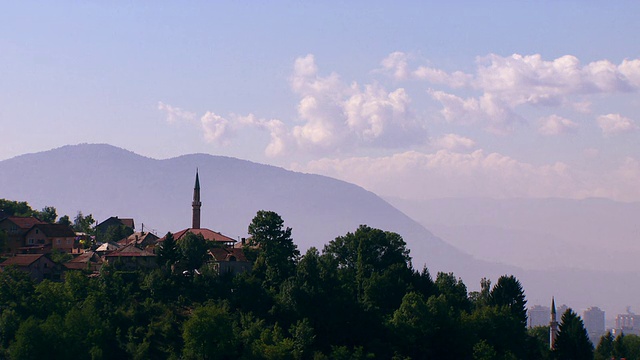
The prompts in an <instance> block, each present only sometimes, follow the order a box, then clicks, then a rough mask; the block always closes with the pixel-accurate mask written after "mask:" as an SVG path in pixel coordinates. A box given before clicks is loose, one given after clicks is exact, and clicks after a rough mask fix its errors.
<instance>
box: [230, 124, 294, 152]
mask: <svg viewBox="0 0 640 360" xmlns="http://www.w3.org/2000/svg"><path fill="white" fill-rule="evenodd" d="M234 120H236V122H237V124H238V125H239V126H249V127H255V128H259V129H262V130H266V131H268V132H269V136H270V138H271V139H270V141H269V144H268V145H267V147H266V149H265V154H266V155H267V156H270V157H274V156H280V155H283V154H285V153H286V150H287V147H288V146H290V143H291V139H290V135H289V134H288V131H287V127H286V126H285V124H284V123H283V122H282V121H280V120H278V119H269V120H267V119H260V118H257V117H256V116H255V115H253V114H249V115H247V116H234Z"/></svg>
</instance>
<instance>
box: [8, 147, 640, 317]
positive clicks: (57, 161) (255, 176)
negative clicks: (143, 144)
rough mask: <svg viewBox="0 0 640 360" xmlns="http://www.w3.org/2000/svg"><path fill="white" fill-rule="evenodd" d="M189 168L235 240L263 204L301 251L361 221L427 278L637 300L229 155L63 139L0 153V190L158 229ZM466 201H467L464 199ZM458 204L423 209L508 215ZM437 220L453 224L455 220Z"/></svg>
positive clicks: (626, 278)
mask: <svg viewBox="0 0 640 360" xmlns="http://www.w3.org/2000/svg"><path fill="white" fill-rule="evenodd" d="M196 168H198V169H199V173H200V184H201V200H202V226H203V227H206V228H210V229H212V230H215V231H220V232H222V233H223V234H225V235H228V236H230V237H233V238H239V237H244V236H246V231H247V226H248V224H249V222H250V221H251V219H252V218H253V216H254V215H255V213H256V212H257V211H258V210H261V209H266V210H273V211H276V212H278V213H279V214H280V215H281V216H282V218H283V219H284V220H285V225H286V226H289V227H291V228H292V229H293V237H294V241H295V243H296V244H297V245H298V246H299V248H300V249H301V250H302V252H304V251H305V250H306V249H307V248H309V247H311V246H315V247H317V248H320V249H321V248H322V247H323V246H324V244H326V243H327V242H329V241H331V240H332V239H334V238H335V237H336V236H340V235H344V234H345V233H347V232H348V231H354V230H355V229H356V228H357V227H358V226H359V225H360V224H367V225H369V226H373V227H377V228H381V229H384V230H388V231H395V232H397V233H399V234H401V235H402V236H403V238H404V239H405V241H406V242H407V245H408V247H409V248H410V250H411V256H412V258H413V264H414V267H416V268H418V269H421V268H422V266H423V265H425V264H426V265H427V267H428V268H429V270H430V271H431V273H432V275H433V276H434V277H435V275H436V273H437V272H438V271H446V272H454V273H455V274H456V276H460V277H462V278H463V280H464V282H465V284H466V285H467V286H468V287H469V288H470V289H477V288H478V284H479V280H480V278H482V277H488V278H491V279H493V280H494V281H495V280H496V279H497V277H498V276H500V275H503V274H514V275H515V276H517V277H518V278H519V279H520V280H521V281H522V283H523V286H524V288H525V291H526V293H527V299H528V301H529V304H531V305H533V304H547V303H548V301H549V299H550V298H551V296H552V295H555V296H556V300H557V301H558V302H560V303H563V302H564V303H567V304H569V305H571V306H573V307H575V308H576V309H583V308H586V307H588V306H592V305H597V306H600V307H601V308H605V309H615V311H620V312H622V310H623V309H624V307H625V306H626V305H632V306H635V305H636V303H635V302H634V301H636V300H635V299H640V288H638V287H637V286H629V284H637V283H638V280H640V276H638V273H637V272H627V273H617V274H612V273H609V272H606V271H601V270H599V271H595V270H591V271H585V270H559V269H555V270H536V271H533V270H529V271H524V270H522V269H520V268H518V267H514V266H508V265H502V264H496V263H491V262H486V261H480V260H478V259H475V258H474V257H472V256H470V255H468V254H466V253H464V252H462V251H460V250H458V249H457V248H455V247H454V246H451V245H449V244H448V243H446V242H445V241H443V240H442V239H440V238H438V237H437V236H434V235H433V234H432V233H431V232H429V231H428V230H426V229H425V228H424V227H423V226H422V225H420V224H418V223H417V222H415V221H413V220H412V219H411V218H409V217H407V216H406V215H405V214H403V213H402V212H400V211H399V210H397V209H396V208H394V207H393V206H391V205H389V204H388V203H387V202H385V201H384V200H382V199H381V198H379V197H378V196H376V195H375V194H373V193H371V192H368V191H366V190H364V189H362V188H360V187H358V186H356V185H353V184H349V183H346V182H343V181H339V180H335V179H331V178H328V177H324V176H319V175H310V174H301V173H295V172H292V171H287V170H284V169H281V168H277V167H273V166H267V165H261V164H255V163H251V162H248V161H243V160H238V159H233V158H227V157H220V156H211V155H204V154H194V155H184V156H180V157H177V158H172V159H166V160H156V159H150V158H146V157H143V156H140V155H137V154H134V153H132V152H129V151H126V150H123V149H119V148H116V147H113V146H109V145H86V144H85V145H75V146H65V147H62V148H58V149H54V150H50V151H45V152H41V153H36V154H27V155H22V156H18V157H15V158H12V159H9V160H4V161H0V198H7V199H12V200H24V201H28V202H29V203H30V204H31V205H32V207H34V208H36V209H40V208H42V207H44V206H46V205H52V206H55V207H56V208H57V209H58V214H60V215H62V214H68V215H70V216H71V217H72V218H73V216H75V214H76V213H77V211H78V210H82V211H83V212H84V213H85V214H88V213H92V214H93V215H94V217H95V218H96V219H97V220H98V221H102V220H105V219H106V218H108V217H109V216H114V215H118V216H120V217H133V218H134V219H135V221H136V227H137V228H138V229H140V228H141V226H142V224H144V226H145V229H146V230H151V229H155V230H156V231H157V233H158V234H159V235H164V233H165V232H167V231H173V232H175V231H178V230H181V229H184V228H186V227H189V226H191V200H192V195H193V187H194V180H195V171H196ZM468 206H475V205H474V203H473V202H470V203H469V204H468ZM438 207H440V208H438ZM464 209H465V205H464V203H462V204H460V209H459V210H458V212H453V213H452V212H448V211H447V207H446V206H445V204H437V205H436V206H435V207H433V208H432V209H431V213H430V216H431V217H432V218H439V219H442V218H443V217H447V216H449V218H456V217H464V216H468V217H470V219H472V220H473V221H476V220H477V223H475V225H478V224H479V225H488V226H491V225H493V224H495V222H500V221H502V220H501V219H500V216H504V218H505V219H506V221H511V222H513V221H516V219H511V218H509V216H507V215H503V214H502V213H500V212H498V211H495V212H494V213H491V212H489V211H485V212H484V214H483V215H482V216H483V218H481V219H480V218H474V217H472V214H470V213H468V212H465V211H464ZM491 211H493V210H491ZM443 223H444V224H446V225H449V226H451V227H455V226H457V225H456V223H455V221H451V222H443ZM458 225H459V224H458ZM473 231H476V230H473ZM473 231H472V232H471V233H473ZM500 246H501V245H500V244H499V243H491V242H489V241H486V242H483V243H482V244H478V248H482V249H484V251H493V252H496V251H499V247H500ZM513 251H515V250H512V252H509V251H507V252H503V253H502V254H501V255H500V256H497V257H494V259H499V260H501V262H503V261H504V262H508V261H509V260H510V259H511V258H512V257H516V258H517V257H522V256H525V257H526V256H528V255H529V254H528V253H527V250H526V249H525V250H520V252H519V253H514V252H513ZM474 255H475V254H474ZM512 264H513V262H512ZM516 264H517V263H516ZM556 265H557V264H556ZM594 289H597V291H594ZM610 314H612V313H608V314H607V315H608V317H609V316H610Z"/></svg>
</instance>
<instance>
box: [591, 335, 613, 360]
mask: <svg viewBox="0 0 640 360" xmlns="http://www.w3.org/2000/svg"><path fill="white" fill-rule="evenodd" d="M613 341H614V338H613V335H611V331H607V333H606V334H604V335H602V336H601V337H600V342H598V346H597V347H596V351H595V354H594V355H595V356H594V357H595V359H596V360H609V359H611V356H613Z"/></svg>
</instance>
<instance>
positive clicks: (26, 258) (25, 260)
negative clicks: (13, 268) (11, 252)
mask: <svg viewBox="0 0 640 360" xmlns="http://www.w3.org/2000/svg"><path fill="white" fill-rule="evenodd" d="M43 256H44V254H17V255H16V256H13V257H10V258H8V259H7V260H5V261H4V262H2V264H0V266H2V267H4V266H9V265H17V266H29V265H31V264H33V263H34V262H36V261H37V260H38V259H40V258H41V257H43Z"/></svg>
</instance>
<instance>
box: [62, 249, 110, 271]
mask: <svg viewBox="0 0 640 360" xmlns="http://www.w3.org/2000/svg"><path fill="white" fill-rule="evenodd" d="M102 263H103V261H102V259H101V258H100V256H99V255H98V254H97V253H95V252H93V251H87V252H85V253H83V254H80V255H79V256H78V257H76V258H75V259H72V260H69V261H67V262H66V263H64V264H63V265H64V266H65V267H66V268H67V269H72V270H84V269H86V268H87V264H91V265H92V268H95V267H96V266H100V265H102Z"/></svg>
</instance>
